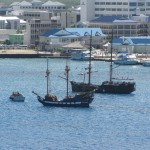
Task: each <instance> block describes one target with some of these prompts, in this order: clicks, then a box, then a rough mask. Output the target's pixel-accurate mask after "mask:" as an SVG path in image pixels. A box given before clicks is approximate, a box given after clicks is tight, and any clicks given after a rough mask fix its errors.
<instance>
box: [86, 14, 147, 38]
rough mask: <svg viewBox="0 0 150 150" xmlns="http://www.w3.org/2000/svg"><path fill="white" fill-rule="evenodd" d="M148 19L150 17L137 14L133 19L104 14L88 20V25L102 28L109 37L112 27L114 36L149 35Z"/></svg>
mask: <svg viewBox="0 0 150 150" xmlns="http://www.w3.org/2000/svg"><path fill="white" fill-rule="evenodd" d="M148 19H149V17H148V16H145V15H139V16H137V15H135V16H132V18H131V19H127V18H120V17H118V16H102V17H99V18H97V19H94V20H91V21H89V22H87V26H88V27H90V28H98V27H99V28H101V29H102V31H103V33H104V34H107V35H108V36H107V38H108V39H111V37H112V29H113V37H120V36H128V37H133V36H147V35H148V34H149V33H148V32H149V31H148V25H149V22H148Z"/></svg>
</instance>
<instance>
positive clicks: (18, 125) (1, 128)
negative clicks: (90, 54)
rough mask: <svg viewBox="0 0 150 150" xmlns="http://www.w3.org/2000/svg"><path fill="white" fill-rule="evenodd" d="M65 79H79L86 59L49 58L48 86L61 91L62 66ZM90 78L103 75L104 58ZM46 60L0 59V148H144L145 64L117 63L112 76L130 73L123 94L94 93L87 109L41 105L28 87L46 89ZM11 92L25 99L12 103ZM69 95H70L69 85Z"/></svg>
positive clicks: (148, 109) (148, 82)
mask: <svg viewBox="0 0 150 150" xmlns="http://www.w3.org/2000/svg"><path fill="white" fill-rule="evenodd" d="M66 62H67V63H68V64H69V66H70V68H71V71H70V80H76V81H83V80H84V78H83V76H82V75H80V74H81V72H82V73H83V72H84V71H85V69H84V68H85V67H87V65H88V64H87V62H82V61H66V59H49V69H50V71H51V79H50V90H51V92H52V93H53V94H56V95H57V96H58V97H59V98H60V99H61V98H63V97H64V96H65V95H66V82H65V80H63V79H62V78H60V76H61V77H64V75H65V72H64V68H65V65H66ZM92 70H93V73H92V82H93V83H101V82H102V81H105V80H107V79H108V78H109V62H101V61H95V62H92ZM45 71H46V59H45V58H41V59H0V93H1V94H0V150H87V149H89V150H149V149H150V92H149V91H150V68H148V67H143V66H141V65H137V66H120V67H117V68H115V69H114V76H115V77H124V78H127V77H128V78H134V81H135V82H136V91H135V92H133V93H132V94H129V95H113V94H95V98H94V101H93V102H92V103H91V105H90V107H89V108H57V107H44V106H42V104H40V103H39V102H38V101H37V99H36V96H35V95H33V94H32V91H33V90H34V91H35V92H37V93H39V94H40V95H41V96H44V95H45V93H46V79H45ZM86 79H87V77H86V78H85V80H86ZM12 91H20V92H21V93H22V94H23V95H25V97H26V99H25V102H23V103H19V102H12V101H11V100H9V96H10V94H11V93H12ZM69 93H70V94H73V93H72V92H71V90H70V92H69Z"/></svg>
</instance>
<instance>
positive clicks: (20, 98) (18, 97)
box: [9, 92, 25, 102]
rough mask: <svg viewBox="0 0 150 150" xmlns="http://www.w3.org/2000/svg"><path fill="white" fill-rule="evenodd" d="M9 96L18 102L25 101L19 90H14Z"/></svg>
mask: <svg viewBox="0 0 150 150" xmlns="http://www.w3.org/2000/svg"><path fill="white" fill-rule="evenodd" d="M9 98H10V99H11V100H12V101H16V102H24V100H25V97H24V96H23V95H22V94H21V93H19V92H13V93H12V94H11V95H10V97H9Z"/></svg>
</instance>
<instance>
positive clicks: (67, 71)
mask: <svg viewBox="0 0 150 150" xmlns="http://www.w3.org/2000/svg"><path fill="white" fill-rule="evenodd" d="M65 71H66V81H67V95H66V96H67V98H68V90H69V84H68V83H69V71H70V68H69V66H68V65H67V64H66V68H65Z"/></svg>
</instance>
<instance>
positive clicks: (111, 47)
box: [109, 29, 113, 82]
mask: <svg viewBox="0 0 150 150" xmlns="http://www.w3.org/2000/svg"><path fill="white" fill-rule="evenodd" d="M112 44H113V29H112V36H111V48H110V52H111V56H110V79H109V80H110V82H112V48H113V45H112Z"/></svg>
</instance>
